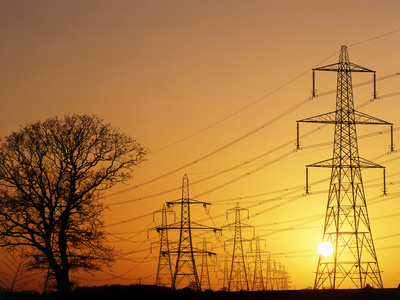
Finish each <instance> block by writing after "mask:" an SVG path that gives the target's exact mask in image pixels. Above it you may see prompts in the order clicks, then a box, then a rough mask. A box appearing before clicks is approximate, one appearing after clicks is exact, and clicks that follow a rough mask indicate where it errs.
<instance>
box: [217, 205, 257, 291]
mask: <svg viewBox="0 0 400 300" xmlns="http://www.w3.org/2000/svg"><path fill="white" fill-rule="evenodd" d="M243 210H245V211H247V219H248V218H249V217H248V210H247V209H245V208H241V207H239V203H237V204H236V207H235V208H231V209H228V210H227V212H226V218H227V219H228V214H229V212H230V211H233V212H234V215H235V222H234V223H230V224H228V225H225V226H223V228H224V227H226V228H229V229H231V228H232V227H233V230H234V237H233V239H228V240H226V241H225V243H226V242H233V252H232V263H231V268H230V275H229V281H228V291H241V290H246V291H248V290H249V281H248V277H247V270H246V263H245V257H244V251H243V242H250V241H251V240H252V239H246V238H243V236H242V229H243V228H252V230H253V236H254V226H251V225H248V224H246V223H243V221H242V218H241V215H240V212H241V211H243Z"/></svg>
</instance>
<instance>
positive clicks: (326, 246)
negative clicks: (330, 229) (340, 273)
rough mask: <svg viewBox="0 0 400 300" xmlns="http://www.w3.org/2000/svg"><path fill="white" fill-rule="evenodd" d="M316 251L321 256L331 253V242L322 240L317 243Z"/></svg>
mask: <svg viewBox="0 0 400 300" xmlns="http://www.w3.org/2000/svg"><path fill="white" fill-rule="evenodd" d="M318 253H319V254H321V255H322V256H329V255H331V254H332V253H333V247H332V244H331V243H329V242H323V243H321V244H319V245H318Z"/></svg>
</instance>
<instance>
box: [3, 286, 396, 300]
mask: <svg viewBox="0 0 400 300" xmlns="http://www.w3.org/2000/svg"><path fill="white" fill-rule="evenodd" d="M93 297H105V298H108V299H109V298H114V299H146V298H149V299H156V298H163V299H173V300H180V299H187V300H194V299H206V300H213V299H218V300H225V299H229V300H241V299H245V300H253V299H254V300H259V299H267V300H275V299H276V300H285V299H296V300H302V299H304V300H347V299H352V300H358V299H362V300H369V299H371V300H372V299H379V300H386V299H393V300H395V299H400V288H398V289H363V290H354V289H352V290H288V291H262V292H245V291H243V292H223V291H216V292H214V291H204V292H195V291H192V290H190V289H182V290H176V291H172V290H170V289H168V288H160V287H154V286H145V285H129V286H122V285H111V286H100V287H80V288H77V289H75V290H74V291H73V292H72V293H71V294H70V295H69V296H66V297H61V296H60V295H57V294H49V295H39V294H32V293H4V292H3V293H0V299H1V300H3V299H4V300H8V299H10V300H13V299H34V300H35V299H39V300H40V299H74V300H75V299H93ZM170 297H171V298H170ZM105 298H104V299H105Z"/></svg>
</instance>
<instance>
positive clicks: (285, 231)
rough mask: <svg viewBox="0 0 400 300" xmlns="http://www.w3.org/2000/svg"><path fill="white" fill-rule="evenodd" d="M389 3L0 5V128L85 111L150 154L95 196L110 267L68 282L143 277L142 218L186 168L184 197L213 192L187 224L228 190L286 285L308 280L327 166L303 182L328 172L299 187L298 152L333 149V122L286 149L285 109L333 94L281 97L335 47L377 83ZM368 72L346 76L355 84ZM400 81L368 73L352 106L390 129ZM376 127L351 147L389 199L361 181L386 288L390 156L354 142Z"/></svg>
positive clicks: (393, 32) (147, 260)
mask: <svg viewBox="0 0 400 300" xmlns="http://www.w3.org/2000/svg"><path fill="white" fill-rule="evenodd" d="M399 13H400V2H399V1H397V0H393V1H370V0H368V1H354V0H346V1H295V0H291V1H232V0H229V1H175V0H170V1H148V0H146V1H119V0H118V1H115V0H114V1H107V0H104V1H88V0H86V1H41V0H39V1H28V0H26V1H22V0H21V1H11V0H6V1H1V3H0V37H1V41H2V47H0V70H1V72H0V91H1V101H2V107H1V110H0V114H1V117H0V136H1V137H5V136H7V135H8V134H9V133H10V132H12V131H14V130H18V128H19V126H20V125H24V124H26V123H28V122H34V121H37V120H43V119H45V118H48V117H53V116H55V115H64V114H68V113H87V114H97V115H99V116H101V117H102V118H104V120H105V121H106V122H110V123H111V124H112V125H114V126H116V127H119V128H120V129H121V131H122V132H124V133H126V134H129V135H131V136H133V137H134V138H136V139H137V140H138V141H139V142H140V143H141V144H142V145H144V146H147V147H149V148H150V150H151V151H152V153H151V154H150V155H149V156H148V161H147V162H145V163H143V164H142V165H141V166H140V168H138V169H136V170H135V177H134V179H133V180H132V181H131V182H129V184H128V185H127V186H119V187H115V188H114V189H113V190H112V191H110V193H109V194H110V196H108V197H107V198H106V199H105V203H106V204H107V205H109V207H110V210H109V211H107V212H106V214H105V222H106V226H107V230H108V231H109V232H110V233H111V235H110V241H111V242H113V243H114V244H115V247H116V248H117V249H120V250H121V257H120V258H119V259H118V260H117V263H116V264H115V266H114V268H113V271H111V272H110V271H107V274H106V273H103V272H99V273H95V274H94V276H90V275H87V274H83V273H82V274H74V278H75V279H76V280H78V281H79V284H81V285H101V284H113V283H122V284H131V283H136V282H137V280H138V278H139V277H141V278H142V280H143V282H144V283H148V284H153V283H154V279H155V273H156V261H155V258H156V256H157V253H156V252H157V251H156V249H153V251H152V253H150V251H149V249H150V244H151V242H155V241H157V236H156V234H155V233H154V232H151V233H150V235H149V240H147V229H148V228H151V227H152V226H155V225H156V224H159V221H160V219H159V216H157V215H156V218H155V221H156V222H155V223H153V216H152V212H153V211H155V210H158V209H161V208H162V205H163V203H165V202H166V201H172V200H175V199H178V198H179V197H180V196H181V192H180V189H179V188H180V186H181V180H182V177H183V175H184V174H185V173H186V174H188V176H189V181H190V183H192V185H191V189H190V193H191V197H193V198H196V199H197V200H200V201H206V202H211V203H212V205H211V208H210V212H209V213H210V216H211V217H212V219H210V218H209V217H208V215H207V214H206V213H205V212H204V210H203V208H202V207H195V208H194V209H193V210H194V211H193V216H192V218H193V220H199V221H201V222H202V223H204V224H207V225H213V226H222V225H224V224H226V220H225V212H226V210H227V209H229V208H233V207H234V206H235V204H236V202H237V201H239V204H240V206H241V207H244V208H248V209H249V215H250V219H249V221H248V222H249V223H250V224H252V225H254V226H255V231H256V234H258V235H259V236H260V238H263V239H265V244H266V250H268V251H270V252H271V253H272V257H273V258H274V259H276V260H277V261H279V262H281V263H282V264H284V265H285V266H287V267H288V271H289V273H290V276H291V280H292V287H295V288H297V289H300V288H306V287H309V286H313V283H314V272H315V271H316V265H317V260H318V255H317V252H316V251H317V250H316V249H317V246H318V243H319V242H320V241H321V238H322V231H323V227H322V226H323V222H324V214H325V207H326V202H327V194H326V190H327V189H328V186H329V181H328V179H329V175H330V173H329V170H324V169H312V170H310V182H311V183H312V182H314V181H318V180H321V179H324V178H326V180H325V181H324V182H323V183H321V184H314V185H311V189H312V190H311V191H312V192H314V194H312V195H310V196H307V197H305V196H303V194H304V190H303V189H302V185H304V182H305V165H306V164H310V163H313V162H317V161H319V160H323V159H327V158H330V157H331V155H332V144H329V142H332V141H333V126H325V127H323V126H320V124H301V127H300V129H301V133H302V134H306V133H307V132H310V131H311V130H314V129H316V128H318V127H320V130H318V131H316V132H315V133H313V134H312V135H309V136H307V137H304V138H302V139H301V142H302V146H303V147H304V149H303V150H302V151H298V152H294V151H292V150H293V149H294V141H295V138H296V120H299V119H303V118H306V117H311V116H314V115H317V114H320V113H325V112H329V111H332V110H334V107H335V94H334V93H330V94H328V95H327V96H324V97H319V98H317V99H315V100H313V101H307V102H306V103H304V104H303V105H301V106H299V107H297V109H293V108H295V107H296V105H298V104H299V103H301V102H302V101H303V100H305V99H308V98H309V97H310V90H311V89H312V81H311V71H310V70H311V69H312V68H313V67H316V66H321V65H326V64H330V63H336V62H337V61H338V55H339V50H340V46H341V45H343V44H344V45H348V51H349V55H350V60H351V61H352V62H354V63H356V64H359V65H362V66H364V67H367V68H370V69H373V70H375V71H377V78H378V79H379V78H380V77H384V76H386V75H392V74H395V73H398V72H400V60H399V51H398V49H399V47H400V31H399V29H400V22H399V18H398V16H399ZM370 79H372V75H371V74H360V73H356V74H355V75H354V76H353V83H354V84H357V83H361V82H365V81H368V80H370ZM399 80H400V76H398V75H393V76H388V78H387V79H384V80H380V81H378V82H377V90H378V92H379V95H380V96H382V98H381V99H380V100H379V101H375V102H369V99H370V98H371V93H372V91H373V86H372V84H368V85H363V86H362V87H359V88H356V89H355V90H354V98H355V106H356V107H357V106H359V105H362V104H366V105H365V106H363V107H362V109H360V110H361V111H363V112H365V113H367V114H371V115H374V116H376V117H378V118H381V119H384V120H386V121H388V122H392V123H393V124H394V127H395V129H396V128H397V129H398V128H399V125H400V122H399V115H398V108H399V104H398V102H399V101H400V96H399V95H398V94H395V93H396V92H400V90H399ZM316 83H317V86H316V88H317V90H318V92H319V93H324V92H329V91H334V90H335V89H336V74H333V73H325V72H320V73H317V79H316ZM393 93H394V94H393ZM392 94H393V95H392ZM261 126H263V127H261ZM387 129H389V128H386V127H383V126H359V127H358V135H359V137H360V139H359V153H360V156H362V157H364V158H366V159H369V160H372V161H374V162H376V163H379V164H382V165H385V166H386V167H387V169H386V173H387V182H388V188H389V193H390V196H388V197H384V198H382V197H380V194H381V188H382V187H381V186H380V185H379V184H380V183H381V182H382V173H381V171H380V170H374V169H373V170H366V171H364V172H363V178H364V184H365V188H366V195H367V203H368V209H369V214H370V222H371V226H372V234H373V237H374V241H375V247H376V250H377V255H378V260H379V264H380V269H381V270H382V271H383V273H382V278H383V282H384V286H385V287H397V285H398V284H399V283H400V273H399V272H398V269H399V267H400V265H399V264H400V262H399V260H398V254H399V253H400V231H399V229H398V226H397V224H398V223H399V222H400V204H399V202H398V201H397V199H398V198H397V197H398V196H399V195H400V185H399V183H400V181H399V180H400V176H399V175H400V174H398V171H397V168H398V167H399V164H400V161H399V160H398V159H397V158H398V156H399V155H400V154H399V153H395V154H391V155H387V152H388V145H389V143H390V136H389V135H388V134H382V135H377V136H372V137H368V138H365V137H364V138H361V137H362V136H365V135H367V134H371V133H375V132H379V131H383V130H387ZM398 136H399V132H398V131H397V132H395V143H396V141H398V140H399V139H400V138H399V137H398ZM325 142H327V143H328V144H323V143H325ZM397 144H399V143H397ZM307 147H308V148H307ZM285 154H286V156H284V157H283V155H285ZM195 161H196V163H194V162H195ZM245 163H246V164H245ZM174 171H175V172H174ZM165 174H168V175H166V176H163V175H165ZM160 176H162V178H159V177H160ZM143 183H146V184H143ZM142 184H143V185H142ZM136 185H140V187H138V188H135V186H136ZM297 187H300V189H296V188H297ZM119 191H121V193H118V194H115V195H112V193H116V192H119ZM319 192H321V193H319ZM138 199H139V200H138ZM119 202H123V203H119ZM176 211H177V213H179V211H178V208H176ZM398 212H399V215H397V213H398ZM229 222H231V220H229ZM203 236H207V237H209V241H211V242H212V243H213V244H214V248H215V249H214V250H215V252H217V253H222V252H223V247H222V245H223V242H221V239H220V240H218V239H216V238H215V237H214V236H213V234H205V235H203V233H200V232H199V233H195V236H194V239H195V243H196V242H198V241H201V240H202V238H203ZM224 236H225V237H226V238H229V237H230V236H229V232H226V233H224ZM217 275H218V276H220V274H217ZM211 277H212V281H213V282H214V284H213V287H214V288H218V286H217V279H216V275H211Z"/></svg>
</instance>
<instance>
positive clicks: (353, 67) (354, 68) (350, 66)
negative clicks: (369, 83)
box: [313, 62, 375, 73]
mask: <svg viewBox="0 0 400 300" xmlns="http://www.w3.org/2000/svg"><path fill="white" fill-rule="evenodd" d="M343 69H346V70H349V71H351V72H370V73H375V71H373V70H371V69H368V68H365V67H362V66H360V65H357V64H355V63H352V62H338V63H334V64H330V65H326V66H322V67H318V68H315V69H313V71H334V72H338V71H340V70H343Z"/></svg>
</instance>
